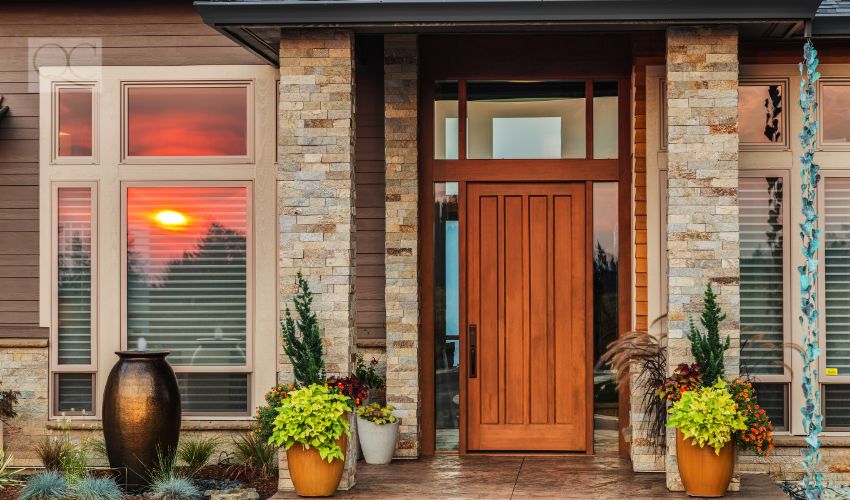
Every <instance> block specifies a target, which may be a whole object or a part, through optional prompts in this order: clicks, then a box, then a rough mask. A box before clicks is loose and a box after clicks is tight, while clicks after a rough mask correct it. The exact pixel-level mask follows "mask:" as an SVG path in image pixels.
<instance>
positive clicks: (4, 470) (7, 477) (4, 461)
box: [0, 448, 23, 490]
mask: <svg viewBox="0 0 850 500" xmlns="http://www.w3.org/2000/svg"><path fill="white" fill-rule="evenodd" d="M11 463H12V455H11V454H9V455H8V456H7V455H6V452H5V451H3V448H0V490H2V489H3V488H5V487H7V486H15V485H17V484H21V481H20V480H19V479H18V478H16V477H15V476H17V475H18V474H20V473H21V472H22V471H23V469H12V468H11V467H9V465H10V464H11Z"/></svg>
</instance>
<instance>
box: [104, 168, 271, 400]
mask: <svg viewBox="0 0 850 500" xmlns="http://www.w3.org/2000/svg"><path fill="white" fill-rule="evenodd" d="M146 187H149V188H160V187H190V188H196V187H221V188H229V187H233V188H245V189H246V193H245V196H246V197H247V203H246V207H247V213H246V214H245V217H246V222H247V231H246V236H245V256H246V263H245V275H246V283H245V287H246V296H245V301H246V308H245V351H246V352H247V353H253V352H254V314H253V311H254V272H255V269H254V198H253V182H252V181H173V180H171V181H121V349H124V350H126V349H128V348H129V341H128V336H127V310H128V304H127V295H128V294H127V229H128V226H127V189H128V188H146ZM171 367H172V368H173V369H174V373H247V374H249V375H250V374H251V373H252V372H253V369H254V359H253V356H246V359H245V366H233V365H231V366H227V365H219V366H217V365H203V366H194V367H193V366H185V365H172V366H171ZM249 406H250V401H249ZM248 410H249V411H250V408H248Z"/></svg>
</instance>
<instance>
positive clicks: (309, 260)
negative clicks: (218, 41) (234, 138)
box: [278, 30, 356, 489]
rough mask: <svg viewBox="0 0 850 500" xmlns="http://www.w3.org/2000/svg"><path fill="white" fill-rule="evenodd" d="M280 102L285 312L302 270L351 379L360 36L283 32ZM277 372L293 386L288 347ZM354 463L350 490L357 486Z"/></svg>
mask: <svg viewBox="0 0 850 500" xmlns="http://www.w3.org/2000/svg"><path fill="white" fill-rule="evenodd" d="M279 102H280V104H279V109H278V112H279V117H278V118H279V124H280V126H279V133H278V198H279V205H278V206H279V214H278V215H279V233H280V286H281V301H282V304H281V309H282V310H283V309H284V308H285V306H286V305H288V304H290V303H291V302H292V296H293V293H294V292H295V275H296V273H297V272H299V271H301V272H302V273H303V274H304V277H305V278H306V279H307V281H309V283H310V287H311V289H312V290H313V292H314V299H313V306H314V310H315V311H316V314H317V316H318V318H319V325H320V328H321V329H322V337H323V340H324V348H325V365H326V368H327V370H328V374H329V375H348V374H349V373H350V370H351V358H352V353H353V352H354V335H355V329H354V304H355V302H354V275H355V267H354V265H355V264H354V256H355V246H354V241H355V240H354V234H355V224H354V207H355V200H354V125H353V121H352V118H353V115H354V35H353V33H352V32H350V31H342V30H283V31H282V32H281V37H280V101H279ZM279 368H280V370H279V371H280V373H281V377H280V378H281V379H282V380H283V381H291V374H290V372H291V369H290V368H289V362H288V360H287V359H286V356H285V355H284V354H283V350H282V349H281V361H280V367H279ZM355 439H356V438H355ZM354 444H356V443H354ZM279 459H280V471H281V474H280V488H281V489H292V482H291V480H290V478H289V476H288V471H287V468H286V453H285V452H283V451H281V453H280V455H279ZM353 464H354V462H353V461H352V464H349V465H348V466H347V467H346V473H345V474H344V477H343V480H342V483H341V485H340V488H342V489H348V488H350V487H352V486H354V483H355V468H354V466H353Z"/></svg>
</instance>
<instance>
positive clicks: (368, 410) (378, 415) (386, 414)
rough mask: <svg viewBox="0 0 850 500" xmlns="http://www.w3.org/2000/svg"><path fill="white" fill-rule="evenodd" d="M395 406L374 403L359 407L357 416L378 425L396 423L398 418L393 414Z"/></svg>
mask: <svg viewBox="0 0 850 500" xmlns="http://www.w3.org/2000/svg"><path fill="white" fill-rule="evenodd" d="M394 410H395V406H392V405H387V406H381V405H380V404H379V403H372V404H369V405H366V406H363V407H362V408H358V409H357V416H358V417H360V418H362V419H364V420H368V421H369V422H372V423H373V424H376V425H384V424H394V423H395V422H396V421H397V420H398V419H397V418H396V416H395V415H393V411H394Z"/></svg>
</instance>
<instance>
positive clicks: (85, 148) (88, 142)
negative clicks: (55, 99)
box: [56, 87, 92, 157]
mask: <svg viewBox="0 0 850 500" xmlns="http://www.w3.org/2000/svg"><path fill="white" fill-rule="evenodd" d="M58 92H59V106H58V108H59V109H58V113H57V114H58V123H59V127H58V128H59V137H58V138H57V142H58V143H57V152H56V156H60V157H69V156H82V157H86V156H91V155H92V89H91V88H83V87H81V88H60V89H59V90H58Z"/></svg>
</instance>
